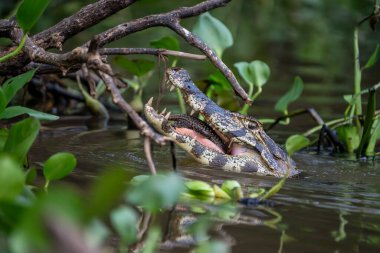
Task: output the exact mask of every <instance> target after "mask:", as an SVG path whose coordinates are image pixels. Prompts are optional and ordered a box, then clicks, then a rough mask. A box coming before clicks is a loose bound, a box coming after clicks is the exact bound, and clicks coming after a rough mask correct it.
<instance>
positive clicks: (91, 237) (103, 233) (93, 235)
mask: <svg viewBox="0 0 380 253" xmlns="http://www.w3.org/2000/svg"><path fill="white" fill-rule="evenodd" d="M110 234H111V232H110V231H109V229H108V227H107V226H106V225H105V224H104V223H103V222H102V221H101V220H99V219H96V218H95V219H92V220H91V221H90V222H89V224H88V225H87V226H86V231H85V236H86V242H88V244H89V245H90V246H91V247H93V248H101V247H102V245H104V243H105V242H106V240H107V238H108V237H109V235H110Z"/></svg>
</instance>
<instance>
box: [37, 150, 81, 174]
mask: <svg viewBox="0 0 380 253" xmlns="http://www.w3.org/2000/svg"><path fill="white" fill-rule="evenodd" d="M76 165H77V159H76V158H75V156H74V155H73V154H71V153H66V152H60V153H56V154H54V155H52V156H50V157H49V159H47V161H46V162H45V163H44V168H43V172H44V177H45V178H46V179H47V180H58V179H61V178H64V177H65V176H67V175H68V174H70V172H71V171H73V169H74V168H75V166H76Z"/></svg>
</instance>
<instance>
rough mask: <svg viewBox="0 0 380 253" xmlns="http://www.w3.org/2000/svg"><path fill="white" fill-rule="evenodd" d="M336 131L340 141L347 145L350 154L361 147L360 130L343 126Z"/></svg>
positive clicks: (350, 126)
mask: <svg viewBox="0 0 380 253" xmlns="http://www.w3.org/2000/svg"><path fill="white" fill-rule="evenodd" d="M336 130H337V133H338V138H339V140H341V141H342V142H343V143H344V144H345V146H346V148H347V151H348V153H350V154H352V153H353V152H354V150H355V149H357V148H358V147H359V143H360V138H359V134H358V130H357V129H356V127H355V126H353V125H343V126H340V127H338V128H337V129H336Z"/></svg>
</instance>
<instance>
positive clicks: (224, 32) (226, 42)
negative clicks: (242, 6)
mask: <svg viewBox="0 0 380 253" xmlns="http://www.w3.org/2000/svg"><path fill="white" fill-rule="evenodd" d="M193 33H194V34H195V35H197V36H198V37H200V38H201V39H202V40H203V41H204V42H205V43H206V44H207V45H208V46H209V47H211V48H212V49H213V50H214V51H215V52H216V54H217V55H218V56H219V57H220V58H221V57H222V55H223V52H224V50H225V49H226V48H228V47H231V46H232V44H233V43H234V41H233V38H232V34H231V32H230V30H228V28H227V27H226V26H225V25H224V24H223V23H222V22H221V21H220V20H218V19H216V18H214V17H213V16H211V14H210V13H208V12H206V13H204V14H202V15H200V16H199V18H198V21H197V23H196V24H195V25H194V28H193Z"/></svg>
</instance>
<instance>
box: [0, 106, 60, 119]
mask: <svg viewBox="0 0 380 253" xmlns="http://www.w3.org/2000/svg"><path fill="white" fill-rule="evenodd" d="M23 114H28V115H29V116H31V117H34V118H36V119H39V120H57V119H59V117H58V116H55V115H52V114H48V113H44V112H39V111H36V110H33V109H30V108H27V107H23V106H10V107H7V108H6V109H5V110H4V111H3V112H2V113H0V119H11V118H14V117H17V116H19V115H23Z"/></svg>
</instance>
